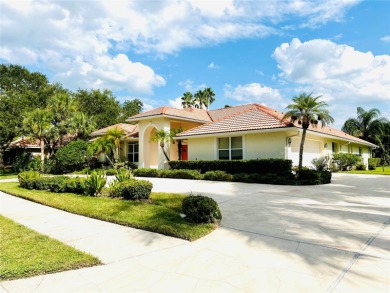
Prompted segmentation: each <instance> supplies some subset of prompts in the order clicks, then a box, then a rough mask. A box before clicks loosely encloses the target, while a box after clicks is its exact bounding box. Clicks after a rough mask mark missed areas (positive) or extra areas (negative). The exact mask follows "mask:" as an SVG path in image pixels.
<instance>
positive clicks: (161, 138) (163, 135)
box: [151, 129, 172, 162]
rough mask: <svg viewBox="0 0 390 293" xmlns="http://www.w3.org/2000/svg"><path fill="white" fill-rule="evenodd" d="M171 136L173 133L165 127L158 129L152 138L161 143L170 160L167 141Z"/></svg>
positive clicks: (165, 154)
mask: <svg viewBox="0 0 390 293" xmlns="http://www.w3.org/2000/svg"><path fill="white" fill-rule="evenodd" d="M171 138H172V133H171V132H169V131H165V130H164V129H160V130H157V131H156V132H155V133H154V135H153V136H152V138H151V140H152V141H154V142H159V143H160V147H161V149H162V151H163V153H164V156H165V158H166V159H167V161H168V162H169V161H170V159H169V157H168V155H167V153H166V151H165V143H167V142H169V141H170V140H171Z"/></svg>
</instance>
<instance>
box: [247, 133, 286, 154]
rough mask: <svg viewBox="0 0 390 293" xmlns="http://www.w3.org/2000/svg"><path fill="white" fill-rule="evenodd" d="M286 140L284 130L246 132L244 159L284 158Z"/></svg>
mask: <svg viewBox="0 0 390 293" xmlns="http://www.w3.org/2000/svg"><path fill="white" fill-rule="evenodd" d="M285 141H286V134H285V133H284V132H278V133H256V134H246V135H245V136H244V146H245V151H244V159H266V158H274V159H284V158H285V153H286V143H285Z"/></svg>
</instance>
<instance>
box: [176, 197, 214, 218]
mask: <svg viewBox="0 0 390 293" xmlns="http://www.w3.org/2000/svg"><path fill="white" fill-rule="evenodd" d="M182 212H183V213H184V214H185V215H186V219H187V220H188V221H190V222H193V223H215V222H217V221H220V220H221V219H222V215H221V211H220V210H219V207H218V204H217V203H216V202H215V200H213V199H212V198H210V197H207V196H202V195H197V196H192V195H191V196H188V197H186V198H185V199H184V200H183V203H182Z"/></svg>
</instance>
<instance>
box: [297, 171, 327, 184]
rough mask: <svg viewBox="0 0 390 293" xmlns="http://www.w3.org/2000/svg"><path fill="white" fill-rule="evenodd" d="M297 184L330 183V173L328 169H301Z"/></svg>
mask: <svg viewBox="0 0 390 293" xmlns="http://www.w3.org/2000/svg"><path fill="white" fill-rule="evenodd" d="M298 175H299V177H298V180H297V184H300V185H316V184H326V183H330V182H331V179H332V173H331V172H329V171H315V170H302V171H301V172H299V174H298Z"/></svg>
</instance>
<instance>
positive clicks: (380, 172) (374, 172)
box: [343, 166, 390, 175]
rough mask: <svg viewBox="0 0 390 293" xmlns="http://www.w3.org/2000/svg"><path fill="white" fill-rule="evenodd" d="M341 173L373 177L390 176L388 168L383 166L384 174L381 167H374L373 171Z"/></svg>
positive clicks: (389, 168)
mask: <svg viewBox="0 0 390 293" xmlns="http://www.w3.org/2000/svg"><path fill="white" fill-rule="evenodd" d="M343 173H349V174H375V175H390V166H385V172H383V169H382V167H376V169H375V170H364V171H358V170H352V171H344V172H343Z"/></svg>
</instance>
